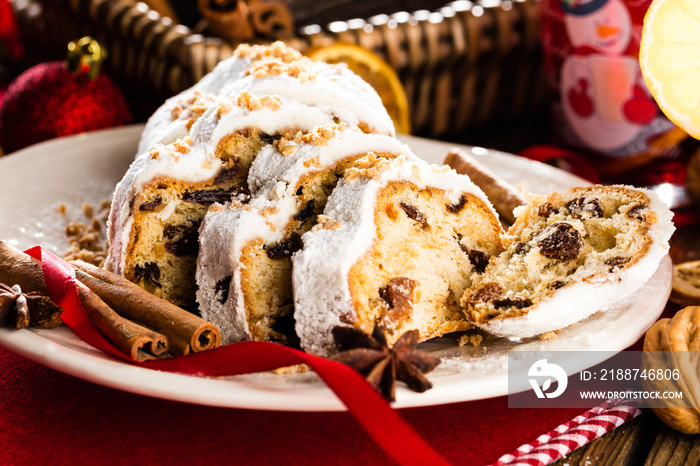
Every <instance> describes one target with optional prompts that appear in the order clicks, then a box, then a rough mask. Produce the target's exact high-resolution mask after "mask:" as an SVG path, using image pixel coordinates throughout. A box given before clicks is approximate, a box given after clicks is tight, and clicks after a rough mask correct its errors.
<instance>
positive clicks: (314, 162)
mask: <svg viewBox="0 0 700 466" xmlns="http://www.w3.org/2000/svg"><path fill="white" fill-rule="evenodd" d="M311 165H313V166H314V167H317V168H321V166H322V165H321V160H320V159H319V158H318V156H316V157H313V158H310V159H308V160H305V161H304V167H306V168H309V167H310V166H311Z"/></svg>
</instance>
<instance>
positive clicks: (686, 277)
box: [670, 261, 700, 306]
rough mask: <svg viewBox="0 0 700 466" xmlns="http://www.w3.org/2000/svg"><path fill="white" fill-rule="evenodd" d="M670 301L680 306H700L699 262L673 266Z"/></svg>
mask: <svg viewBox="0 0 700 466" xmlns="http://www.w3.org/2000/svg"><path fill="white" fill-rule="evenodd" d="M670 299H671V301H672V302H674V303H676V304H679V305H681V306H698V305H700V261H691V262H683V263H680V264H677V265H675V266H673V289H672V291H671V298H670Z"/></svg>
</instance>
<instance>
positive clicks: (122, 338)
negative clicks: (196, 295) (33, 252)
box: [0, 240, 168, 361]
mask: <svg viewBox="0 0 700 466" xmlns="http://www.w3.org/2000/svg"><path fill="white" fill-rule="evenodd" d="M0 282H3V283H6V284H10V285H19V286H20V287H21V289H22V290H23V291H24V292H25V293H29V292H34V291H36V292H39V293H42V294H45V295H48V294H49V291H48V289H47V288H46V283H45V282H44V273H43V271H42V267H41V264H40V263H39V262H38V261H36V260H34V259H33V258H32V257H30V256H28V255H27V254H24V253H23V252H22V251H20V250H19V249H16V248H15V247H13V246H11V245H10V244H8V243H7V242H5V241H1V240H0ZM78 297H79V298H80V302H81V303H82V305H83V308H84V309H85V312H86V314H87V316H88V318H89V319H90V321H91V322H92V323H93V325H94V326H95V327H96V328H97V329H98V330H99V331H100V332H101V333H102V334H103V335H104V336H105V338H107V339H108V340H109V341H111V342H112V343H113V344H114V345H115V346H116V347H117V348H119V349H120V350H121V351H123V352H124V353H125V354H127V355H129V356H130V357H131V358H132V359H134V360H136V361H146V360H148V359H155V358H159V357H164V356H166V355H167V353H168V340H167V338H166V337H165V336H163V335H161V334H159V333H157V332H154V331H152V330H150V329H147V328H145V327H143V326H142V325H139V324H137V323H135V322H131V321H129V320H127V319H125V318H123V317H121V316H120V315H118V314H117V313H116V312H114V310H113V309H112V308H110V307H109V306H108V305H107V304H105V303H104V301H102V300H101V299H100V298H99V297H98V296H97V295H96V294H95V293H94V292H92V291H91V290H90V289H89V288H88V287H86V286H85V285H82V284H80V283H78Z"/></svg>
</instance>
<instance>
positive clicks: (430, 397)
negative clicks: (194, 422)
mask: <svg viewBox="0 0 700 466" xmlns="http://www.w3.org/2000/svg"><path fill="white" fill-rule="evenodd" d="M141 128H142V127H141V126H129V127H124V128H118V129H112V130H106V131H99V132H95V133H90V134H83V135H78V136H73V137H68V138H63V139H58V140H54V141H51V142H48V143H43V144H39V145H37V146H34V147H31V148H28V149H26V150H24V151H21V152H18V153H16V154H13V155H10V156H8V157H4V158H1V159H0V239H4V240H9V241H11V242H12V244H14V245H15V246H16V247H18V248H20V249H26V248H29V247H31V246H34V245H37V244H40V245H42V246H44V247H46V248H48V249H50V250H52V251H54V252H56V253H57V254H58V255H61V254H62V253H63V252H64V251H65V250H66V249H67V247H68V243H67V240H66V238H65V234H64V230H65V226H66V224H67V223H68V222H69V221H74V220H81V219H82V220H84V218H81V215H82V213H81V206H82V204H83V203H84V202H86V201H88V202H91V203H93V204H97V203H98V202H99V201H100V200H102V199H105V198H109V197H111V194H112V191H113V189H114V186H115V184H116V182H117V181H119V179H120V178H121V177H122V175H123V173H124V172H125V171H126V168H127V167H128V165H129V163H130V162H131V160H132V159H133V156H134V151H135V149H136V143H137V140H138V138H139V135H140V132H141ZM403 140H404V141H405V142H406V143H407V144H408V145H409V146H411V147H412V149H413V150H414V152H415V153H416V154H417V155H418V156H420V157H422V158H424V159H426V160H428V161H430V162H434V163H441V162H442V160H443V158H444V156H445V154H446V153H447V151H448V150H449V149H450V148H451V147H453V145H452V144H447V143H443V142H437V141H431V140H427V139H419V138H414V137H404V138H403ZM465 149H467V150H470V151H471V152H472V153H473V154H474V155H475V156H476V157H478V158H479V159H480V160H482V161H483V163H484V164H485V165H487V166H489V167H490V168H492V169H493V170H495V171H496V172H497V173H498V174H499V175H501V176H502V177H503V178H504V179H506V180H508V181H510V182H511V183H513V184H515V185H518V186H524V187H525V188H526V189H528V190H530V191H534V192H540V193H545V192H549V191H552V190H563V189H566V188H569V187H572V186H576V185H583V184H586V182H585V181H584V180H581V179H580V178H576V177H574V176H572V175H570V174H568V173H566V172H563V171H561V170H557V169H555V168H552V167H550V166H548V165H543V164H539V163H535V162H530V161H527V160H525V159H522V158H518V157H515V156H512V155H508V154H504V153H499V152H495V151H490V150H486V149H481V148H465ZM60 204H65V205H66V206H67V208H68V209H67V213H66V214H60V213H59V212H58V206H59V205H60ZM670 278H671V264H670V260H668V259H666V260H664V261H663V262H662V264H661V267H660V268H659V270H658V271H657V272H656V274H655V275H654V276H653V278H652V279H651V280H650V281H649V283H648V284H647V285H646V286H645V287H644V288H643V290H642V291H640V292H639V293H638V294H637V295H636V296H635V297H634V298H633V299H632V300H631V301H630V302H628V303H625V304H624V305H622V306H619V307H618V308H617V309H614V310H612V311H609V312H606V313H597V314H595V315H593V316H591V317H590V318H588V319H587V320H585V321H583V322H580V323H578V324H576V325H573V326H571V327H569V328H567V329H565V330H564V331H563V332H562V333H561V334H559V335H558V336H557V338H555V339H553V340H549V341H539V340H537V339H535V340H533V341H521V342H514V341H509V340H505V339H495V340H487V341H485V343H484V344H483V345H482V346H481V347H477V348H474V347H471V346H465V347H459V346H458V345H457V344H456V342H455V340H454V339H452V338H441V339H437V340H434V341H431V342H426V343H423V344H422V345H421V348H422V349H423V350H426V351H431V352H433V354H435V355H437V356H440V357H441V358H442V360H443V362H442V364H441V365H440V366H439V367H438V368H437V369H436V370H435V371H434V372H433V373H431V374H430V379H431V381H432V382H433V384H434V388H433V389H432V390H429V391H427V392H425V393H422V394H418V393H413V392H410V391H408V390H407V389H404V388H402V387H399V389H398V391H397V401H396V404H395V406H396V407H399V408H401V407H409V406H428V405H434V404H442V403H451V402H457V401H467V400H476V399H482V398H489V397H494V396H500V395H504V394H507V392H508V384H507V381H508V379H507V367H506V362H507V358H506V354H507V351H508V350H510V349H521V350H551V351H556V350H598V351H620V350H623V349H624V348H626V347H628V346H629V345H631V344H633V343H634V342H635V341H637V339H638V338H639V337H640V336H641V335H642V334H643V333H644V332H645V331H646V329H647V328H648V327H649V326H650V325H651V324H652V323H653V322H654V321H655V320H656V319H657V318H658V316H659V315H660V314H661V312H662V310H663V308H664V305H665V303H666V299H667V298H668V295H669V293H670ZM572 305H575V303H572ZM0 345H1V346H3V347H5V348H7V349H9V350H11V351H14V352H15V353H18V354H20V355H22V356H25V357H27V358H29V359H32V360H34V361H37V362H39V363H41V364H44V365H46V366H48V367H51V368H53V369H56V370H59V371H62V372H65V373H67V374H71V375H73V376H76V377H79V378H81V379H85V380H89V381H92V382H95V383H98V384H102V385H106V386H109V387H113V388H117V389H121V390H125V391H129V392H134V393H139V394H145V395H150V396H155V397H160V398H165V399H171V400H177V401H185V402H190V403H199V404H204V405H213V406H225V407H241V408H254V409H274V410H294V411H334V410H342V409H344V407H343V405H342V404H341V403H340V401H339V400H338V399H337V398H336V397H335V395H333V393H332V392H331V391H330V390H329V389H327V388H326V387H325V385H324V384H323V383H322V382H321V381H320V379H319V378H318V377H317V376H316V375H315V374H313V373H307V374H294V375H278V374H272V373H262V374H253V375H245V376H235V377H218V378H204V377H193V376H185V375H179V374H170V373H165V372H159V371H153V370H148V369H143V368H140V367H136V366H132V365H130V364H128V363H125V362H122V361H119V360H116V359H114V358H111V357H109V356H107V355H105V354H103V353H101V352H99V351H96V350H94V349H93V348H91V347H89V346H88V345H86V344H85V343H83V342H82V341H80V340H79V339H77V338H76V337H75V336H74V335H73V334H72V333H71V332H70V331H69V330H68V329H66V328H65V327H61V328H58V329H53V330H19V331H15V330H7V329H0ZM598 362H601V361H596V360H591V361H589V364H590V365H592V364H595V363H598Z"/></svg>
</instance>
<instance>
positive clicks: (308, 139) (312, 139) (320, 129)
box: [294, 122, 357, 146]
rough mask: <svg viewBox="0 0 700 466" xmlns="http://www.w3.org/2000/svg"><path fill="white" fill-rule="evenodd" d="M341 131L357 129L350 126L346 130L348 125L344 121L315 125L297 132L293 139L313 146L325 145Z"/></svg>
mask: <svg viewBox="0 0 700 466" xmlns="http://www.w3.org/2000/svg"><path fill="white" fill-rule="evenodd" d="M343 131H357V129H355V128H352V129H350V130H348V125H347V124H346V123H345V122H341V123H338V124H334V125H326V126H317V127H316V128H314V129H313V130H311V131H309V132H308V133H301V132H298V133H297V134H296V135H295V138H294V139H295V141H296V142H305V143H307V144H313V145H315V146H325V145H326V144H328V141H330V140H331V139H333V138H334V137H335V136H336V135H337V134H338V133H342V132H343ZM297 139H298V140H297Z"/></svg>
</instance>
